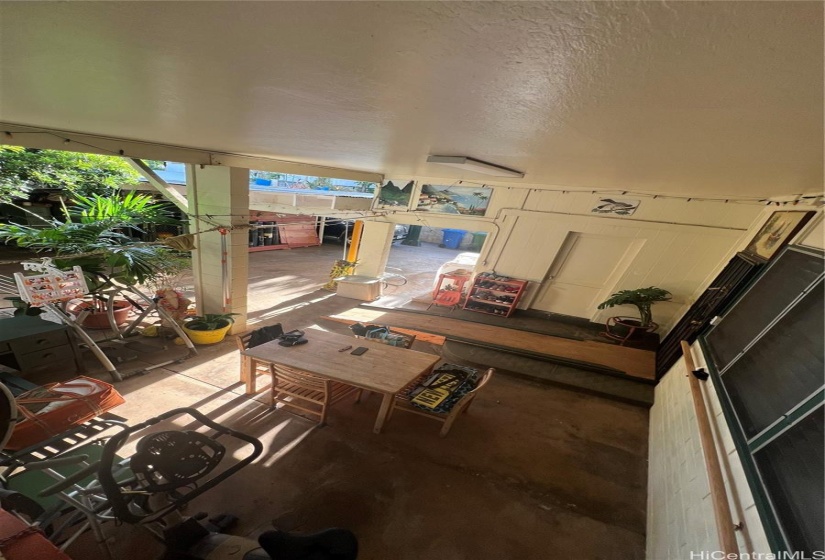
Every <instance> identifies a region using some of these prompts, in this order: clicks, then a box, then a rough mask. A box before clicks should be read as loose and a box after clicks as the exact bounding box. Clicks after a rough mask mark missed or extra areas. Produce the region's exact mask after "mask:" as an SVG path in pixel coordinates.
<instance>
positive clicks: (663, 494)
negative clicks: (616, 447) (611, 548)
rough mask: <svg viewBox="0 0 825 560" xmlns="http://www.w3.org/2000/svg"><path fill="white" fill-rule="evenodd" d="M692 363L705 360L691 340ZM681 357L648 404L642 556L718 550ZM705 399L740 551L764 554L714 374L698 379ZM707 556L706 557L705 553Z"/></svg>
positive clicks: (672, 559) (664, 558)
mask: <svg viewBox="0 0 825 560" xmlns="http://www.w3.org/2000/svg"><path fill="white" fill-rule="evenodd" d="M693 356H694V361H695V362H696V365H697V367H701V366H705V362H704V358H703V356H702V355H701V351H700V348H699V346H698V344H697V345H694V347H693ZM687 374H688V372H687V370H686V368H685V364H684V360H679V362H677V363H676V364H675V365H674V366H673V367H672V368H671V369H670V371H669V372H668V373H667V375H665V377H663V378H662V380H661V381H660V382H659V384H658V385H657V386H656V393H655V401H654V404H653V407H651V409H650V432H649V437H650V440H649V458H648V488H647V496H648V502H647V558H648V559H649V560H677V559H685V560H691V558H699V556H693V557H691V552H693V553H700V552H703V551H704V552H706V554H710V553H711V552H714V551H718V550H719V540H718V537H717V533H716V522H715V518H714V513H713V505H712V502H711V499H710V486H709V482H708V477H707V470H706V467H705V460H704V456H703V454H702V447H701V442H700V440H699V428H698V424H697V422H696V417H695V413H694V410H693V400H692V396H691V394H690V385H689V384H688V378H687ZM703 391H704V395H705V401H706V403H707V406H708V408H709V410H710V414H709V417H710V419H711V426H712V428H713V430H714V439H715V441H716V445H717V453H718V454H719V458H720V462H721V463H722V472H723V479H724V481H725V486H726V488H727V491H728V500H729V503H730V504H731V510H732V514H733V518H734V519H733V521H734V523H742V530H740V531H737V532H736V534H737V541H738V543H739V551H740V553H745V552H747V553H753V552H757V553H763V554H767V553H769V552H770V547H769V545H768V541H767V537H766V536H765V532H764V530H763V528H762V522H761V521H760V519H759V515H758V513H757V511H756V507H755V505H754V500H753V495H752V494H751V491H750V487H749V486H748V482H747V480H746V478H745V474H744V471H743V470H742V463H741V460H740V458H739V455H738V453H737V451H736V448H735V446H734V444H733V439H732V438H731V434H730V430H729V429H728V427H727V423H726V420H725V418H724V414H723V412H722V409H721V406H720V403H719V399H718V398H717V396H716V390H715V388H714V387H713V385H712V380H708V381H707V382H705V383H703ZM705 558H710V556H707V555H706V556H705Z"/></svg>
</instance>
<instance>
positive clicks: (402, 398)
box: [392, 368, 495, 437]
mask: <svg viewBox="0 0 825 560" xmlns="http://www.w3.org/2000/svg"><path fill="white" fill-rule="evenodd" d="M493 373H495V369H493V368H490V369H488V370H487V371H486V372H484V375H483V376H482V377H481V379H480V380H479V381H478V384H477V385H476V386H475V388H474V389H473V390H471V391H469V392H468V393H467V394H465V395H464V396H463V397H461V398H460V399H459V400H458V401H457V402H456V403H454V404H453V406H452V408H451V409H450V410H449V411H448V412H435V411H429V410H424V409H421V408H418V407H415V406H413V405H412V403H411V402H410V396H409V395H410V391H412V389H414V388H415V387H417V386H418V385H419V383H420V382H421V380H422V378H423V377H426V376H423V377H422V378H419V379H416V380H415V381H413V382H412V383H410V384H409V385H408V386H407V387H406V388H404V389H403V390H402V391H401V392H400V393H398V394H397V395H396V396H395V400H394V402H393V409H392V410H404V411H406V412H412V413H413V414H418V415H420V416H426V417H427V418H432V419H433V420H438V421H439V422H441V423H443V424H444V425H443V426H442V428H441V432H439V434H438V435H439V436H441V437H444V436H446V435H447V433H448V432H449V431H450V428H451V427H452V425H453V422H455V421H456V419H457V418H458V416H459V414H461V413H462V412H467V409H469V408H470V404H471V403H472V402H473V399H475V397H476V395H477V394H478V392H479V391H480V390H481V389H482V387H484V386H485V385H487V383H488V382H489V381H490V378H492V377H493Z"/></svg>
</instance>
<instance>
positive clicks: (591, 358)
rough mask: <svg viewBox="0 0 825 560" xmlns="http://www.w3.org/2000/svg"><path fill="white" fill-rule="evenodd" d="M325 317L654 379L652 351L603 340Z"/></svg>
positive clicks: (375, 315)
mask: <svg viewBox="0 0 825 560" xmlns="http://www.w3.org/2000/svg"><path fill="white" fill-rule="evenodd" d="M329 319H331V320H334V321H335V320H346V321H355V322H361V323H365V322H370V323H376V324H380V325H391V326H392V328H394V329H399V328H408V329H415V330H416V331H423V332H429V333H434V334H438V335H441V336H444V337H446V338H447V339H450V340H457V341H464V342H471V343H475V344H481V345H485V346H489V347H493V348H502V349H512V350H515V351H519V352H523V353H527V354H533V355H536V356H548V357H556V358H560V359H564V360H569V361H573V362H577V363H582V364H592V365H595V366H600V367H603V368H610V369H613V370H616V371H618V372H622V373H625V374H627V375H630V376H633V377H638V378H641V379H649V380H654V379H656V353H655V352H652V351H649V350H641V349H638V348H628V347H626V346H617V345H613V344H609V343H606V342H595V341H591V340H572V339H567V338H560V337H556V336H549V335H545V334H540V333H533V332H527V331H521V330H516V329H508V328H505V327H496V326H493V325H484V324H479V323H476V322H469V321H462V320H460V319H450V318H447V317H438V316H434V315H423V314H418V313H404V312H400V311H385V310H380V309H364V308H356V309H351V310H349V311H347V312H345V313H341V314H338V315H333V316H331V317H329Z"/></svg>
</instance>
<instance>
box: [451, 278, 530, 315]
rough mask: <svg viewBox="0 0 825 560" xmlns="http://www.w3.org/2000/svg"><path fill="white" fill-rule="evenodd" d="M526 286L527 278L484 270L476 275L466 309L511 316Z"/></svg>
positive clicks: (465, 304)
mask: <svg viewBox="0 0 825 560" xmlns="http://www.w3.org/2000/svg"><path fill="white" fill-rule="evenodd" d="M526 287H527V281H526V280H516V279H515V278H509V277H507V276H501V275H500V274H495V273H493V272H482V273H481V274H479V275H478V276H476V278H475V281H473V285H472V286H471V287H470V293H469V294H468V295H467V300H466V301H465V302H464V309H467V310H468V311H477V312H479V313H488V314H490V315H501V316H503V317H509V316H510V315H512V314H513V311H514V310H515V309H516V305H518V301H519V299H521V294H523V293H524V288H526Z"/></svg>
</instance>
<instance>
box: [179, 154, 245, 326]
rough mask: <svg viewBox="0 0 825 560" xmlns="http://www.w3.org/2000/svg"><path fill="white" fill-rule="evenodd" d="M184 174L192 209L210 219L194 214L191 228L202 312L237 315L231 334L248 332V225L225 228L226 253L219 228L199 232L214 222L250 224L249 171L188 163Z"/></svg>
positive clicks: (199, 302) (192, 212) (221, 223)
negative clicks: (193, 236) (194, 245)
mask: <svg viewBox="0 0 825 560" xmlns="http://www.w3.org/2000/svg"><path fill="white" fill-rule="evenodd" d="M186 175H187V199H188V202H189V213H190V215H192V216H200V217H201V218H204V219H206V220H207V221H204V220H203V219H197V218H195V217H193V218H192V219H191V228H190V231H191V232H192V233H194V234H196V240H195V244H196V245H197V249H196V250H195V251H194V252H193V259H192V269H193V273H194V276H195V296H196V298H197V305H198V313H199V314H203V313H237V315H236V316H235V325H234V326H233V328H232V332H233V333H238V332H243V331H245V330H246V310H247V299H246V291H247V283H248V278H249V250H248V249H249V242H248V235H249V231H248V229H247V228H245V227H244V228H239V229H233V230H229V231H228V232H227V234H226V236H225V241H226V244H225V247H226V255H223V250H222V244H221V233H220V232H218V231H212V232H208V233H200V232H202V231H204V230H208V229H211V228H212V227H214V226H212V225H210V224H216V225H225V226H248V225H249V170H248V169H241V168H237V167H219V166H213V165H205V166H200V165H190V166H188V167H187V174H186ZM208 216H211V217H208ZM199 233H200V234H199ZM198 234H199V235H198ZM224 257H225V259H224ZM224 260H225V263H224ZM224 266H226V274H224Z"/></svg>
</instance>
